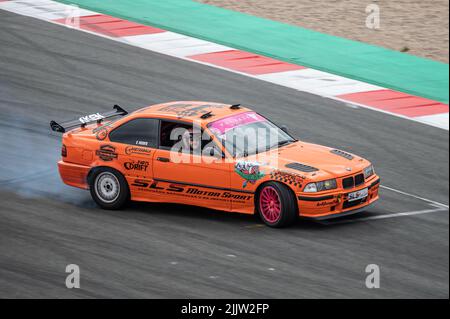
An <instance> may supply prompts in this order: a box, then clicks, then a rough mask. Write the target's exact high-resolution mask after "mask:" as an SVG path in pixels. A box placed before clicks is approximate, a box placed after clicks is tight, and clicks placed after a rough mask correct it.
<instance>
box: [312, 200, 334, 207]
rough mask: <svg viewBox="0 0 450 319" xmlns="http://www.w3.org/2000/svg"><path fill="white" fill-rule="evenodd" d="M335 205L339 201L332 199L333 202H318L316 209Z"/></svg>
mask: <svg viewBox="0 0 450 319" xmlns="http://www.w3.org/2000/svg"><path fill="white" fill-rule="evenodd" d="M336 204H339V201H338V200H337V199H333V200H329V201H324V202H318V203H317V207H321V206H331V205H336Z"/></svg>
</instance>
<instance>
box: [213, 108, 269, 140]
mask: <svg viewBox="0 0 450 319" xmlns="http://www.w3.org/2000/svg"><path fill="white" fill-rule="evenodd" d="M265 121H266V119H265V118H264V117H262V116H261V115H259V114H257V113H255V112H246V113H240V114H236V115H233V116H229V117H226V118H224V119H221V120H218V121H216V122H213V123H211V124H209V126H208V127H209V129H210V130H212V131H215V132H216V133H218V132H220V135H223V134H225V133H226V132H228V131H229V130H232V129H234V128H236V127H239V126H242V125H248V124H252V123H258V122H265Z"/></svg>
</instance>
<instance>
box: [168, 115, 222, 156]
mask: <svg viewBox="0 0 450 319" xmlns="http://www.w3.org/2000/svg"><path fill="white" fill-rule="evenodd" d="M160 129H161V134H160V142H159V146H160V148H161V149H165V150H177V151H180V152H181V151H182V152H184V153H194V154H203V155H204V156H214V157H217V156H218V157H223V154H222V151H221V150H220V149H219V148H218V147H217V145H216V144H215V143H214V142H212V141H211V137H210V136H209V135H207V134H204V131H203V130H202V132H201V133H200V135H197V134H195V133H194V130H193V128H192V124H186V123H179V122H171V121H161V127H160ZM180 147H181V149H180ZM197 152H199V153H197Z"/></svg>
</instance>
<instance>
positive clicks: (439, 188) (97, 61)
mask: <svg viewBox="0 0 450 319" xmlns="http://www.w3.org/2000/svg"><path fill="white" fill-rule="evenodd" d="M170 100H206V101H219V102H228V103H242V104H245V105H249V106H252V107H253V108H255V109H256V110H258V111H259V112H261V113H263V114H264V115H266V116H268V117H270V118H272V119H273V120H274V121H275V122H277V123H279V124H286V125H287V126H288V127H289V128H290V130H291V132H292V133H293V134H294V135H296V136H297V137H299V138H301V139H303V140H306V141H311V142H315V143H320V144H325V145H329V146H335V147H338V148H342V149H345V150H349V151H352V152H355V153H358V154H361V155H363V156H365V157H367V158H369V159H370V160H372V161H373V163H374V165H375V167H376V169H377V172H378V173H379V174H380V175H381V176H382V178H383V184H385V185H387V186H389V187H393V188H395V189H399V190H402V191H406V192H409V193H412V194H415V195H418V196H421V197H424V198H428V199H431V200H434V201H438V202H441V203H444V204H446V205H448V191H449V189H448V182H449V179H448V145H449V139H448V132H447V131H444V130H441V129H437V128H433V127H430V126H426V125H422V124H420V123H414V122H411V121H408V120H404V119H400V118H396V117H393V116H389V115H385V114H382V113H378V112H374V111H371V110H367V109H355V108H351V107H349V106H346V105H344V104H342V103H338V102H336V101H331V100H328V99H324V98H321V97H317V96H314V95H310V94H305V93H301V92H297V91H294V90H291V89H287V88H283V87H278V86H274V85H271V84H269V83H265V82H262V81H259V80H255V79H251V78H247V77H244V76H240V75H237V74H232V73H228V72H225V71H222V70H218V69H214V68H210V67H207V66H203V65H199V64H195V63H190V62H186V61H182V60H177V59H174V58H171V57H167V56H163V55H160V54H156V53H151V52H149V51H145V50H142V49H139V48H135V47H131V46H127V45H126V44H121V43H117V42H113V41H110V40H108V39H103V38H99V37H96V36H94V35H89V34H85V33H82V32H79V31H75V30H70V29H66V28H64V27H61V26H57V25H52V24H49V23H47V22H43V21H38V20H34V19H31V18H28V17H22V16H18V15H15V14H10V13H6V12H4V11H0V133H1V135H0V136H1V140H0V149H1V152H2V155H1V157H0V167H1V168H0V201H1V208H0V297H41V298H42V297H44V298H47V297H68V298H78V297H115V298H119V297H125V298H126V297H149V298H160V297H166V298H176V297H181V298H183V297H191V298H196V297H209V298H221V297H230V298H232V297H234V298H247V297H254V298H265V297H276V298H283V297H284V298H304V297H307V298H316V297H327V298H332V297H343V298H382V297H387V298H394V297H406V298H411V297H412V298H415V297H425V298H431V297H438V298H448V297H449V288H448V282H449V277H448V269H449V258H448V256H449V245H448V244H449V218H448V210H446V211H441V212H435V213H431V214H421V215H415V216H404V217H396V218H386V219H381V220H368V221H361V222H356V223H346V222H345V220H344V222H342V223H340V224H330V225H323V224H317V223H313V222H306V221H302V222H299V223H298V224H297V225H295V226H294V227H292V228H288V229H282V230H277V229H270V228H267V227H264V226H261V223H260V222H259V221H258V219H257V218H254V217H251V216H241V215H232V214H227V213H222V212H215V211H211V210H207V209H199V208H195V207H184V206H177V205H164V204H157V205H154V204H139V203H136V204H132V205H131V207H130V208H128V209H127V210H125V211H119V212H109V211H103V210H101V209H98V208H96V207H95V205H94V204H93V203H92V201H91V199H90V196H89V193H88V192H85V191H81V190H77V189H73V188H70V187H66V186H64V185H62V183H61V182H60V180H59V177H58V175H57V169H56V160H57V159H58V157H59V152H60V137H59V136H58V135H57V134H52V133H50V130H49V127H48V122H49V121H50V120H51V119H57V120H62V119H70V118H73V117H74V116H77V115H80V114H84V113H92V112H93V111H95V112H97V111H103V110H108V109H110V108H111V106H112V105H113V104H114V103H118V104H120V105H122V106H123V107H124V108H126V109H129V110H134V109H137V108H139V107H142V106H144V105H149V104H153V103H157V102H164V101H170ZM381 195H382V200H381V201H380V202H379V203H378V204H377V205H376V206H375V207H374V208H371V209H370V210H369V211H368V212H366V213H362V214H360V215H359V216H360V217H365V216H378V215H382V214H389V213H398V212H409V211H417V210H423V209H429V208H430V206H429V205H428V204H426V203H424V202H423V201H420V200H416V199H413V198H409V197H406V196H403V195H401V194H397V193H394V192H390V191H387V190H383V191H382V194H381ZM68 264H77V265H79V266H80V269H81V289H73V290H69V289H66V288H65V285H64V282H65V276H66V274H65V267H66V265H68ZM368 264H377V265H379V266H380V269H381V288H380V289H367V288H366V287H365V284H364V282H365V276H366V274H365V272H364V270H365V267H366V265H368Z"/></svg>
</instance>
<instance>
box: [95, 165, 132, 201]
mask: <svg viewBox="0 0 450 319" xmlns="http://www.w3.org/2000/svg"><path fill="white" fill-rule="evenodd" d="M90 191H91V196H92V198H93V199H94V201H95V202H96V203H97V204H98V205H99V206H100V207H101V208H103V209H120V208H122V207H123V206H124V205H125V204H126V202H127V201H128V198H129V194H130V191H129V188H128V184H127V181H126V180H125V178H124V177H123V175H122V174H120V173H119V172H117V171H116V170H114V169H111V168H108V167H105V168H99V169H98V170H96V171H95V172H94V173H93V175H92V176H91V181H90Z"/></svg>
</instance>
